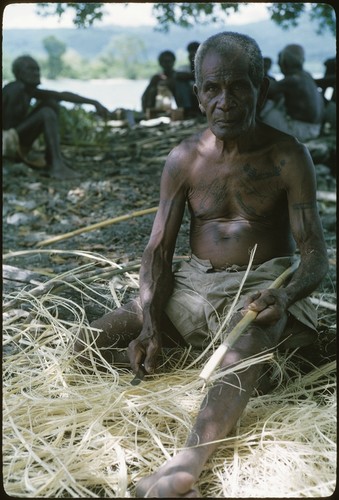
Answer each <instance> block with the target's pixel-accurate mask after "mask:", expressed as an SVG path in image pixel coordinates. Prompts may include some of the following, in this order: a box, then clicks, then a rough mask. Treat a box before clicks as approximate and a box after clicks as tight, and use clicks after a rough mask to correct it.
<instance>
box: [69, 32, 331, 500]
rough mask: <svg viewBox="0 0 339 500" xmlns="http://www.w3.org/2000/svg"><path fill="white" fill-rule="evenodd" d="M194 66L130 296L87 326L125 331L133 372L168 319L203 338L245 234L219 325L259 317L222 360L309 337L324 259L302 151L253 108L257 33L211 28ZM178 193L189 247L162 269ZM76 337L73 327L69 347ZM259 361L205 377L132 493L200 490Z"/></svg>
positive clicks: (257, 87)
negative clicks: (194, 100) (155, 463)
mask: <svg viewBox="0 0 339 500" xmlns="http://www.w3.org/2000/svg"><path fill="white" fill-rule="evenodd" d="M195 76H196V80H195V81H196V86H195V91H196V95H197V97H198V100H199V105H200V109H201V111H202V112H203V113H204V114H205V115H206V118H207V122H208V128H207V129H206V130H205V131H203V132H202V133H198V134H196V135H194V136H193V137H191V138H189V139H187V140H184V141H183V142H182V143H181V144H179V145H178V146H177V147H175V148H174V149H173V150H172V151H171V153H170V154H169V156H168V159H167V161H166V164H165V167H164V170H163V174H162V179H161V190H160V203H159V209H158V212H157V214H156V217H155V221H154V225H153V229H152V232H151V236H150V240H149V242H148V245H147V247H146V249H145V252H144V254H143V258H142V265H141V270H140V296H139V298H138V299H136V300H135V301H132V302H130V303H128V304H126V305H125V306H122V307H121V308H119V309H116V310H115V311H112V312H111V313H109V314H107V315H105V316H103V317H102V318H100V319H98V320H96V321H94V322H93V323H92V325H91V326H92V327H93V328H95V329H96V330H93V331H91V330H90V332H92V333H90V335H93V337H94V338H95V337H97V338H96V345H97V347H98V349H99V350H100V349H103V350H104V349H105V348H107V347H109V346H114V345H118V344H117V342H120V344H121V342H123V341H124V342H125V345H126V346H128V354H129V359H130V363H131V367H132V369H133V371H134V372H135V373H140V371H141V370H145V372H146V373H148V374H151V373H153V372H154V370H155V369H156V362H157V358H158V355H159V353H160V351H161V347H162V345H164V343H165V341H166V334H167V333H170V332H171V331H173V329H174V330H175V331H176V332H178V334H180V335H181V337H182V338H183V339H184V340H185V342H186V343H187V344H191V345H193V346H204V345H205V346H206V345H208V343H209V342H210V339H211V336H212V337H213V333H215V331H216V329H217V327H218V317H217V316H218V314H220V315H222V314H223V312H225V309H226V308H227V306H229V304H230V302H232V301H233V298H234V295H235V293H236V291H237V289H238V287H239V284H240V282H241V279H242V276H243V274H244V272H245V269H246V267H247V265H248V261H249V252H250V251H251V249H253V247H254V246H255V244H257V251H256V253H255V256H254V261H253V266H252V269H251V271H250V273H249V276H248V279H247V280H246V283H247V282H248V284H247V285H246V283H245V288H244V290H245V296H244V297H243V298H242V299H241V300H240V301H239V304H238V308H237V312H236V313H235V314H234V315H233V317H232V320H231V322H230V324H229V329H231V328H232V327H233V326H234V325H235V324H236V323H237V322H238V321H239V320H240V319H241V318H242V317H243V314H244V313H245V312H246V310H248V309H251V310H254V311H256V312H258V316H257V318H256V320H255V321H254V322H253V323H252V324H251V325H250V326H249V327H248V328H247V330H246V331H245V332H244V333H243V334H242V335H241V337H240V339H239V340H238V341H237V342H236V343H235V344H234V346H233V347H232V349H229V350H228V351H227V353H226V354H225V356H224V358H223V360H222V362H221V366H222V367H224V368H225V367H226V366H231V365H232V366H234V365H236V364H237V363H239V362H240V361H242V360H244V359H245V358H248V357H249V356H253V355H256V354H260V353H262V352H263V351H266V350H268V349H275V348H276V347H277V345H278V344H281V343H282V342H287V341H288V336H289V338H290V339H294V341H295V342H296V343H297V345H298V342H299V341H298V335H297V334H298V332H299V333H300V332H303V334H305V332H308V333H309V334H310V340H309V341H310V342H311V341H312V340H311V339H312V338H313V336H312V334H313V333H314V332H315V329H316V318H315V315H314V312H315V311H314V308H313V306H312V304H311V302H310V301H309V299H307V298H306V297H307V296H308V295H309V294H310V293H311V292H312V291H313V290H315V288H316V287H317V286H318V285H319V283H320V282H321V280H322V279H323V277H324V276H325V274H326V272H327V270H328V260H327V252H326V247H325V243H324V238H323V232H322V227H321V222H320V219H319V215H318V210H317V203H316V185H315V172H314V165H313V163H312V160H311V157H310V154H309V152H308V150H307V149H306V148H305V147H304V146H303V145H302V144H300V143H299V142H298V141H297V140H296V139H295V138H293V137H291V136H289V135H287V134H285V133H282V132H280V131H278V130H276V129H273V128H271V127H270V126H268V125H265V124H263V123H261V122H260V121H257V119H256V115H257V112H258V111H259V110H260V109H261V107H262V105H263V103H264V100H265V96H266V92H267V87H268V81H267V79H266V78H264V76H263V60H262V55H261V52H260V49H259V47H258V46H257V44H256V42H255V41H254V40H253V39H251V38H249V37H247V36H245V35H241V34H237V33H231V32H225V33H220V34H217V35H215V36H212V37H210V38H209V39H207V40H206V41H205V42H204V43H202V44H201V45H200V47H199V50H198V52H197V55H196V59H195ZM186 203H187V205H188V209H189V212H190V215H191V228H190V244H191V249H192V256H191V259H190V261H189V262H184V263H182V264H181V268H180V269H179V270H177V271H175V272H173V270H172V258H173V255H174V250H175V245H176V238H177V235H178V231H179V228H180V226H181V223H182V219H183V215H184V210H185V206H186ZM296 246H297V247H298V248H299V252H300V264H299V267H298V269H297V271H296V272H295V273H294V275H293V277H292V278H291V280H290V281H289V282H288V284H287V285H286V286H285V287H284V288H279V289H268V286H269V285H270V284H271V283H272V282H273V281H274V279H275V278H276V277H277V276H279V275H280V274H281V273H282V272H283V271H284V270H285V269H286V268H287V267H289V266H290V265H291V262H292V261H293V259H294V258H295V257H294V253H295V250H296ZM87 334H88V332H87ZM285 339H287V340H285ZM304 340H305V336H304ZM87 341H88V337H87V338H86V336H85V335H84V334H82V333H81V334H79V338H78V340H77V342H76V345H75V350H76V352H78V353H79V355H80V354H81V353H82V351H83V350H84V349H86V345H87V344H86V342H87ZM90 341H91V339H90ZM300 342H301V343H302V342H303V341H302V340H301V341H300ZM261 371H262V365H261V364H258V363H257V364H253V365H252V366H249V367H248V368H247V369H246V370H242V371H240V372H237V373H236V374H234V373H229V374H227V375H224V376H223V377H222V378H221V379H219V380H218V381H217V382H215V383H214V385H212V387H211V388H210V389H209V391H208V393H207V395H206V397H205V398H204V401H203V403H202V405H201V408H200V411H199V413H198V415H197V418H196V421H195V423H194V425H193V427H192V430H191V432H190V434H189V436H188V438H187V441H186V444H185V448H184V449H183V450H181V451H180V452H179V453H178V454H177V455H176V456H174V457H173V458H171V459H170V460H169V461H168V462H167V463H166V464H164V465H163V466H162V467H161V468H160V469H159V470H158V471H155V472H154V473H153V474H152V475H150V476H149V477H145V478H143V479H141V480H140V481H139V482H138V484H137V488H136V494H137V497H138V498H140V497H151V498H152V497H161V498H169V497H170V498H171V497H179V498H180V497H182V498H192V497H197V496H199V492H198V490H197V489H196V487H195V483H196V482H197V481H198V478H199V476H200V474H201V472H202V470H203V468H204V466H205V463H206V461H207V460H208V458H209V457H210V456H211V454H212V453H213V452H214V451H215V450H216V448H217V446H218V440H220V439H223V438H225V437H226V436H227V434H228V433H229V432H230V431H231V430H232V428H233V427H234V425H235V424H236V422H237V420H238V418H239V417H240V416H241V414H242V412H243V410H244V408H245V407H246V404H247V402H248V400H249V398H250V396H251V395H252V394H253V390H254V389H255V388H256V387H257V384H258V380H259V377H260V374H261ZM240 387H241V390H240Z"/></svg>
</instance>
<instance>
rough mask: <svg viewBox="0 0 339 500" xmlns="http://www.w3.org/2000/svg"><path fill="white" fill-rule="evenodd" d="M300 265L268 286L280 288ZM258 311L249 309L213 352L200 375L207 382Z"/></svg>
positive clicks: (293, 266) (285, 272)
mask: <svg viewBox="0 0 339 500" xmlns="http://www.w3.org/2000/svg"><path fill="white" fill-rule="evenodd" d="M298 266H299V262H298V261H296V262H294V263H293V264H292V265H291V266H290V267H289V268H287V269H286V270H285V271H284V272H283V273H282V274H281V275H280V276H278V278H277V279H276V280H275V281H273V283H271V284H270V286H269V287H268V288H280V287H281V285H282V284H283V283H284V281H285V280H286V278H288V277H289V276H291V274H292V273H294V271H295V270H296V269H297V267H298ZM257 315H258V313H257V312H255V311H247V313H246V314H245V316H244V317H243V318H242V319H241V320H240V321H239V323H237V324H236V325H235V327H234V328H233V330H231V332H230V333H229V334H228V335H227V338H226V340H225V341H224V342H223V343H222V344H220V346H219V347H218V349H217V350H216V351H215V352H214V353H213V354H212V356H211V357H210V359H209V360H208V361H207V363H206V365H205V366H204V368H203V369H202V370H201V372H200V375H199V377H200V378H202V379H203V380H204V381H205V383H206V382H207V381H208V379H209V378H210V376H211V375H212V373H213V372H214V370H215V369H216V368H217V366H218V365H219V363H220V362H221V360H222V358H223V357H224V355H225V354H226V352H227V350H228V349H229V348H230V347H232V346H233V345H234V343H235V342H236V340H237V339H238V338H239V336H240V335H241V334H242V333H243V331H244V330H245V329H246V328H247V327H248V325H249V324H250V323H252V321H253V320H254V319H255V318H256V317H257Z"/></svg>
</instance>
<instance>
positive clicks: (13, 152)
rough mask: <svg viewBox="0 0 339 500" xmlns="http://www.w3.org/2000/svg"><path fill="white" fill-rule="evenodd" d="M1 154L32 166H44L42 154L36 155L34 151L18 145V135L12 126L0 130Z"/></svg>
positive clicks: (44, 161)
mask: <svg viewBox="0 0 339 500" xmlns="http://www.w3.org/2000/svg"><path fill="white" fill-rule="evenodd" d="M2 156H3V157H4V158H9V159H11V160H14V161H22V162H24V163H26V164H27V165H29V166H30V167H32V168H37V169H39V168H45V167H46V160H45V158H44V156H41V155H37V154H35V153H34V151H30V150H28V149H27V148H26V149H25V148H23V147H22V146H21V145H20V139H19V135H18V133H17V131H16V130H15V129H14V128H11V129H9V130H3V131H2Z"/></svg>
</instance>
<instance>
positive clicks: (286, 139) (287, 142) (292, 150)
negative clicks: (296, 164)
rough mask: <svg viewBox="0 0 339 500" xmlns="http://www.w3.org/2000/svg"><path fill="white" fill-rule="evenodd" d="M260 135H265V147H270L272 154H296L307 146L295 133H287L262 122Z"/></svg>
mask: <svg viewBox="0 0 339 500" xmlns="http://www.w3.org/2000/svg"><path fill="white" fill-rule="evenodd" d="M259 127H260V136H261V137H263V149H266V148H268V149H269V150H270V152H271V155H272V156H276V155H279V156H281V155H282V154H283V155H284V156H286V155H289V156H290V155H294V154H300V152H302V151H305V150H306V146H305V145H304V144H302V143H301V142H299V141H298V139H297V138H296V137H294V136H293V135H290V134H287V133H285V132H282V131H281V130H278V129H276V128H274V127H271V126H270V125H267V124H265V123H262V122H260V124H259Z"/></svg>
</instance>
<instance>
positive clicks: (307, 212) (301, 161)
mask: <svg viewBox="0 0 339 500" xmlns="http://www.w3.org/2000/svg"><path fill="white" fill-rule="evenodd" d="M294 156H295V158H294V161H293V163H294V168H291V169H290V171H291V172H293V175H291V178H290V182H289V185H288V192H287V195H288V207H289V215H290V224H291V229H292V233H293V236H294V239H295V241H296V243H297V246H298V248H299V251H300V257H301V262H300V266H299V268H298V269H297V271H296V273H295V274H294V277H293V279H292V280H291V282H290V283H289V284H288V286H287V287H286V288H285V292H286V293H287V296H288V305H290V304H293V303H294V302H296V301H297V300H299V299H301V298H303V297H307V296H308V295H309V294H310V293H312V292H313V291H314V290H315V289H316V288H317V286H318V285H319V284H320V282H321V281H322V279H323V278H324V276H325V274H326V273H327V271H328V257H327V250H326V244H325V239H324V234H323V229H322V225H321V221H320V217H319V212H318V207H317V198H316V178H315V169H314V165H313V161H312V159H311V156H310V153H309V151H308V149H307V148H306V146H303V145H301V144H300V145H298V146H297V151H296V154H295V155H294Z"/></svg>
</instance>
